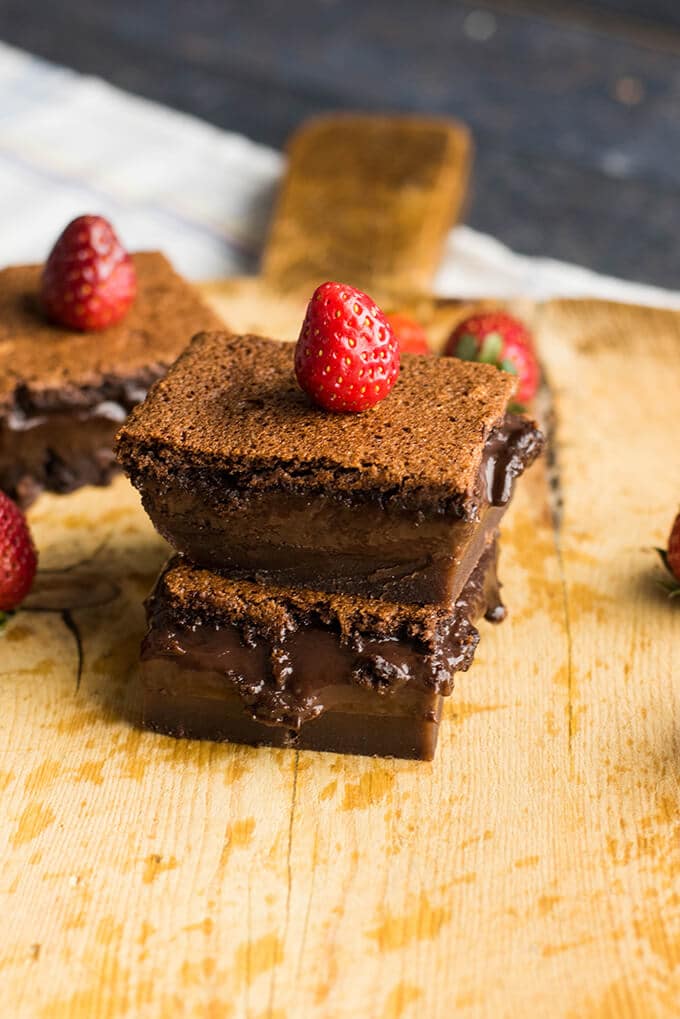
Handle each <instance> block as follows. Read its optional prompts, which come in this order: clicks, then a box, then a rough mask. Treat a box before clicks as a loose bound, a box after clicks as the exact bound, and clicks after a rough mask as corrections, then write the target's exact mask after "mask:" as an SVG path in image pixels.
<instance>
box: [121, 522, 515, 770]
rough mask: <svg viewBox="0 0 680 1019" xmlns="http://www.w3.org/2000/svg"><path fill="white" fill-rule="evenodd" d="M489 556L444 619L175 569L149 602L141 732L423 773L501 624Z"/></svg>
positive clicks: (492, 553) (179, 565)
mask: <svg viewBox="0 0 680 1019" xmlns="http://www.w3.org/2000/svg"><path fill="white" fill-rule="evenodd" d="M496 557H497V545H496V542H495V541H494V542H493V543H492V544H490V545H489V546H488V548H487V549H486V551H485V552H484V554H483V555H482V557H481V558H480V560H479V563H478V565H477V567H476V568H475V570H474V571H473V573H472V574H471V576H470V578H469V579H468V581H467V584H466V586H465V588H464V590H463V592H462V593H461V596H460V597H459V599H458V600H457V602H456V604H455V606H454V607H453V609H452V611H447V610H444V609H441V608H436V607H432V606H428V607H420V606H417V605H416V606H414V605H400V604H393V603H389V602H380V601H376V600H375V599H367V598H356V597H352V596H348V595H334V594H327V593H323V592H316V591H307V590H299V589H293V588H274V587H263V586H261V585H258V584H254V583H251V582H248V581H242V580H229V579H227V578H225V577H222V576H220V575H219V574H216V573H212V572H210V571H209V570H204V569H198V568H197V567H194V566H192V565H191V564H190V563H189V562H187V561H186V560H184V559H183V558H182V557H175V558H174V559H171V560H170V562H169V563H168V565H167V566H166V567H165V569H164V570H163V572H162V574H161V576H160V577H159V579H158V581H157V583H156V587H155V589H154V591H153V593H152V594H151V596H150V598H149V599H148V601H147V616H148V621H149V630H148V633H147V635H146V637H145V639H144V643H143V645H142V667H141V677H142V686H143V723H144V725H145V727H146V728H149V729H153V730H154V731H156V732H163V733H167V734H168V735H172V736H184V737H189V738H195V739H211V740H228V741H231V742H235V743H248V744H252V745H268V746H285V747H294V748H298V749H307V750H327V751H333V752H336V753H347V754H364V755H376V756H381V757H406V758H420V759H422V760H431V759H432V757H433V756H434V751H435V747H436V744H437V733H438V728H439V720H440V717H441V709H442V698H443V697H444V696H445V695H447V694H449V693H450V692H451V690H452V689H453V677H454V673H455V672H460V671H464V670H466V669H468V668H469V666H470V664H471V662H472V658H473V656H474V652H475V649H476V647H477V642H478V640H479V634H478V632H477V630H476V629H475V627H474V625H473V621H474V620H475V619H476V618H478V617H479V616H480V615H482V614H484V615H486V617H487V619H490V620H492V621H493V622H499V621H500V620H501V619H502V618H503V616H504V614H505V613H504V609H503V606H502V603H501V601H500V597H499V590H498V582H497V579H496Z"/></svg>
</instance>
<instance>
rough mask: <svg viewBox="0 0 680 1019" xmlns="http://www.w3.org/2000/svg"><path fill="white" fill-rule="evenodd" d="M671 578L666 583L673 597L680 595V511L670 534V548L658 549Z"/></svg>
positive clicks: (665, 585)
mask: <svg viewBox="0 0 680 1019" xmlns="http://www.w3.org/2000/svg"><path fill="white" fill-rule="evenodd" d="M658 552H659V555H660V556H661V558H662V559H663V562H664V566H665V567H666V569H667V570H668V572H669V573H670V575H671V578H672V579H671V580H670V581H668V582H667V583H666V584H664V587H666V589H667V591H668V593H669V595H670V596H671V598H678V597H680V513H678V515H677V516H676V518H675V520H674V521H673V526H672V527H671V533H670V534H669V536H668V548H667V549H662V548H660V549H659V550H658Z"/></svg>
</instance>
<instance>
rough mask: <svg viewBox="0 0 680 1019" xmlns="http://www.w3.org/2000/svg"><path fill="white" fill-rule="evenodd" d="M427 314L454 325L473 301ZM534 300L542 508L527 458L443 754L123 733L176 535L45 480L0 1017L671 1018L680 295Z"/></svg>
mask: <svg viewBox="0 0 680 1019" xmlns="http://www.w3.org/2000/svg"><path fill="white" fill-rule="evenodd" d="M260 299H261V294H260V292H258V296H257V300H258V301H259V300H260ZM245 303H246V302H245V300H244V302H243V305H244V307H245ZM431 307H432V308H434V306H431ZM258 311H259V309H252V310H251V315H256V314H257V313H258ZM437 311H438V316H439V317H438V319H437V322H438V328H439V329H440V331H441V332H442V333H443V332H444V331H445V328H446V325H447V322H453V321H454V320H455V317H456V315H458V314H459V313H460V307H459V306H457V305H442V306H440V307H439V308H438V309H437ZM530 312H531V309H529V308H526V309H525V314H527V315H529V314H530ZM433 314H434V310H433ZM532 317H533V323H534V327H535V328H536V330H537V334H538V338H539V343H540V347H541V353H542V357H543V359H544V363H545V365H546V369H547V372H548V375H549V378H550V382H551V384H552V387H553V393H554V409H555V415H556V435H555V438H554V444H553V449H554V452H555V454H556V456H557V460H558V463H559V484H560V489H559V493H558V494H559V495H560V496H561V498H562V500H563V503H562V509H561V514H560V515H559V517H556V513H555V510H556V500H555V497H554V494H552V493H551V491H550V488H549V485H548V471H547V464H546V463H545V462H544V463H540V464H537V465H536V466H535V467H534V468H532V469H531V471H530V472H529V474H528V475H527V477H526V478H525V479H524V483H523V484H522V485H520V487H519V491H518V494H517V498H516V501H515V503H514V505H513V507H512V510H511V512H510V515H509V518H508V521H507V525H506V526H505V528H504V544H503V553H502V576H503V579H504V581H505V587H504V594H505V596H506V599H507V602H508V604H509V606H510V610H511V614H510V617H509V619H508V621H507V622H506V623H505V624H503V626H501V627H499V628H497V629H494V628H492V627H491V626H488V625H484V626H483V634H482V642H481V645H480V649H479V653H478V656H477V659H476V662H475V664H474V666H473V668H472V670H471V672H470V673H468V674H467V675H466V676H462V677H460V678H459V682H458V684H457V690H456V691H455V693H454V695H453V696H452V698H451V699H450V701H449V702H448V704H447V708H446V713H445V718H444V722H443V725H442V733H441V738H440V746H439V749H438V755H437V759H436V760H435V761H434V762H433V763H432V764H422V763H408V762H398V761H373V760H365V759H359V758H342V757H336V756H333V755H324V754H295V753H292V752H286V751H272V750H253V749H249V748H238V747H230V746H217V745H210V744H199V743H193V742H182V741H174V740H171V739H167V738H163V737H158V736H154V735H150V734H148V733H143V732H141V731H139V730H138V729H137V728H136V727H135V725H134V719H135V717H136V715H135V712H136V699H135V667H136V659H137V648H138V642H139V638H140V635H141V632H142V626H143V613H142V608H141V599H142V597H143V596H144V594H145V592H146V591H147V589H148V587H149V585H150V583H151V581H152V578H153V574H154V572H155V570H156V569H157V568H158V566H159V565H160V563H161V561H162V559H163V557H164V555H165V549H164V546H163V544H162V542H161V541H160V539H158V538H157V537H156V536H155V535H154V534H153V532H152V530H151V527H150V525H149V523H148V522H147V520H146V518H145V516H144V514H143V512H142V511H141V508H140V507H139V505H138V502H137V498H136V496H135V495H134V494H133V492H132V490H131V489H130V488H129V486H128V485H127V483H126V482H125V481H123V480H122V479H119V480H118V481H117V482H116V483H115V484H114V485H113V486H112V487H111V488H110V489H107V490H94V489H87V490H84V491H82V492H80V493H76V494H74V495H72V496H68V497H64V498H54V497H42V498H41V499H40V500H39V501H38V503H37V504H36V505H35V506H34V508H33V509H32V511H31V523H32V525H33V527H34V529H35V532H36V536H37V540H38V543H39V546H40V549H41V574H40V580H39V584H38V588H37V590H36V592H35V594H34V595H33V596H32V601H31V605H30V608H29V609H28V610H26V611H22V612H20V613H18V614H17V615H16V617H15V618H14V619H12V620H11V622H10V624H9V625H8V626H7V627H6V629H5V631H4V633H3V635H2V637H0V726H1V731H2V741H1V743H0V746H1V749H0V784H1V785H2V790H3V795H2V801H1V804H0V811H1V816H2V821H1V823H0V838H1V839H2V842H3V847H2V848H3V864H4V865H3V870H2V917H3V924H2V930H1V932H0V974H1V979H2V987H3V1003H4V1011H5V1013H6V1014H8V1015H12V1017H16V1019H24V1017H26V1019H34V1017H37V1019H133V1017H134V1019H138V1017H153V1019H156V1017H158V1019H161V1017H162V1019H168V1017H191V1019H216V1017H219V1019H222V1017H230V1016H231V1017H247V1019H261V1017H262V1019H263V1017H270V1019H271V1017H274V1019H283V1017H288V1016H295V1017H307V1016H314V1017H316V1016H323V1017H324V1019H325V1017H330V1019H335V1017H337V1019H345V1017H348V1019H349V1017H352V1019H354V1017H355V1016H371V1017H378V1019H416V1017H420V1016H423V1015H428V1016H429V1015H432V1016H434V1017H442V1019H445V1017H448V1016H451V1015H452V1014H453V1015H456V1016H461V1017H475V1019H476V1017H487V1016H488V1017H490V1019H491V1017H494V1019H495V1017H498V1016H504V1017H510V1019H514V1017H517V1019H520V1017H521V1019H524V1017H525V1016H526V1015H536V1016H541V1017H543V1016H545V1017H550V1019H556V1017H558V1019H581V1017H584V1016H587V1017H593V1019H633V1017H635V1019H670V1017H672V1016H673V1017H674V1016H675V1015H677V1001H678V999H679V997H680V895H679V893H678V877H679V875H680V822H679V821H678V817H679V814H678V777H679V776H678V768H679V764H678V762H679V760H680V756H679V754H680V738H679V735H678V733H679V732H680V729H679V725H680V642H679V641H678V631H679V628H680V616H679V615H678V606H677V605H672V604H671V603H669V602H668V601H667V599H666V598H665V597H664V596H663V595H662V593H661V592H660V590H659V589H658V588H657V586H656V582H655V578H657V577H658V576H659V570H660V567H658V566H657V564H656V560H655V557H654V554H653V553H652V552H651V551H650V546H652V545H655V544H660V543H662V541H663V539H664V537H665V532H666V530H667V527H668V524H669V522H670V517H671V516H672V513H673V512H674V510H675V507H676V505H677V499H678V491H679V490H680V464H679V463H678V456H677V446H676V434H677V429H675V428H674V422H675V419H676V417H677V408H678V405H679V404H680V371H679V369H678V364H679V363H680V358H679V357H678V353H679V351H680V316H678V315H675V314H672V313H665V312H650V311H649V310H646V309H637V308H630V307H624V306H620V305H612V304H602V303H597V302H593V301H589V302H559V303H551V304H548V305H546V306H544V307H541V308H538V309H535V310H534V312H533V316H532ZM444 320H446V321H444ZM76 637H77V638H78V639H76ZM79 647H80V649H81V655H80V667H79ZM79 672H80V682H79V683H78V676H79Z"/></svg>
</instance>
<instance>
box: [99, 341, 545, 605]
mask: <svg viewBox="0 0 680 1019" xmlns="http://www.w3.org/2000/svg"><path fill="white" fill-rule="evenodd" d="M293 353H294V348H293V346H292V345H290V344H282V343H277V342H275V341H272V340H267V339H263V338H261V337H255V336H237V337H234V336H227V335H226V334H224V333H208V334H203V335H199V336H197V337H195V338H194V340H193V342H192V344H191V346H190V347H189V348H188V349H187V350H186V351H185V352H184V353H183V354H182V356H181V357H180V358H179V360H178V361H177V363H176V364H175V365H174V366H173V368H172V369H171V370H170V372H169V373H168V375H167V376H166V378H165V379H164V380H163V381H162V382H160V383H159V384H158V385H156V386H154V387H153V389H152V390H151V392H150V393H149V396H148V397H147V399H146V401H145V402H144V404H143V405H141V406H140V407H138V408H137V409H136V411H135V412H134V413H133V414H132V416H131V417H130V419H129V420H128V422H127V423H126V424H125V426H124V427H123V428H122V429H121V431H120V433H119V437H118V447H117V455H118V457H119V459H120V461H121V463H122V464H123V467H124V469H125V470H126V472H127V473H128V474H129V476H130V478H131V480H132V482H133V484H134V485H135V486H136V487H137V488H138V489H139V490H140V492H141V493H142V498H143V501H144V506H145V508H146V510H147V512H148V514H149V516H150V517H151V519H152V520H153V522H154V524H155V526H156V527H157V528H158V530H159V531H160V532H161V534H163V535H164V537H166V538H167V539H168V541H170V543H171V544H172V545H174V547H175V548H176V549H177V550H178V551H180V552H182V553H184V554H186V555H187V556H188V557H189V558H190V559H192V560H193V561H194V562H196V563H197V564H199V565H202V566H205V567H208V568H211V569H218V570H223V571H228V572H229V573H230V574H231V575H236V576H242V577H245V578H251V579H256V580H258V581H261V582H263V583H270V584H274V585H281V586H283V585H292V586H296V585H299V586H308V587H311V588H313V589H320V590H325V591H331V592H346V593H354V594H359V595H362V596H367V597H376V598H383V599H387V600H391V601H396V602H402V601H403V602H406V601H408V602H416V603H433V604H441V605H446V606H450V605H451V603H452V602H453V601H454V600H455V599H456V598H457V597H458V595H459V594H460V592H461V590H462V587H463V584H464V583H465V580H466V579H467V577H468V576H469V574H470V571H471V570H472V568H473V566H474V565H475V563H476V562H477V560H478V559H479V556H480V554H481V553H482V551H483V549H484V547H485V546H486V544H487V543H488V542H489V541H490V540H491V536H492V535H493V533H494V532H495V530H496V528H497V526H498V521H499V518H500V515H501V513H502V510H503V508H504V507H505V506H506V505H507V502H508V500H509V498H510V495H511V493H512V484H513V480H514V478H515V477H516V476H517V475H518V474H520V473H521V472H522V471H523V470H524V468H525V467H526V466H527V465H528V464H529V463H531V461H532V460H533V459H534V458H535V456H536V455H537V454H538V452H539V451H540V448H541V444H542V436H541V434H540V432H538V430H537V429H536V427H535V425H534V424H533V422H531V421H529V420H527V419H525V418H521V417H517V416H508V415H506V406H507V403H508V400H509V399H510V398H511V397H512V394H513V392H514V387H515V380H514V378H513V376H511V375H508V374H507V373H504V372H499V371H498V370H497V369H496V368H493V367H491V366H489V365H480V364H471V363H468V362H464V361H460V360H457V359H455V358H434V357H417V356H411V355H408V354H405V355H404V356H403V358H402V369H401V373H400V377H399V380H398V382H397V384H396V385H395V387H394V389H393V390H392V392H391V393H390V395H389V396H388V397H387V398H386V399H385V400H383V401H382V402H381V403H379V404H378V405H377V406H376V407H374V408H372V409H371V410H369V411H366V412H365V413H363V414H329V413H327V412H325V411H322V410H318V409H317V408H315V407H313V406H312V405H311V404H310V402H309V400H308V399H307V397H306V396H305V394H304V393H303V392H302V391H301V390H300V389H299V387H298V386H297V383H296V381H295V378H294V376H293Z"/></svg>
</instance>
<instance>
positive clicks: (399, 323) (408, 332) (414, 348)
mask: <svg viewBox="0 0 680 1019" xmlns="http://www.w3.org/2000/svg"><path fill="white" fill-rule="evenodd" d="M387 321H388V322H389V324H390V325H391V326H392V332H393V333H394V335H395V336H396V337H397V339H398V341H399V350H400V351H401V353H402V354H429V353H430V347H429V344H428V342H427V334H426V332H425V330H424V329H423V327H422V326H421V324H420V322H416V320H415V319H414V318H411V317H410V316H409V315H402V314H401V312H399V311H395V312H394V314H392V315H388V316H387Z"/></svg>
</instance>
